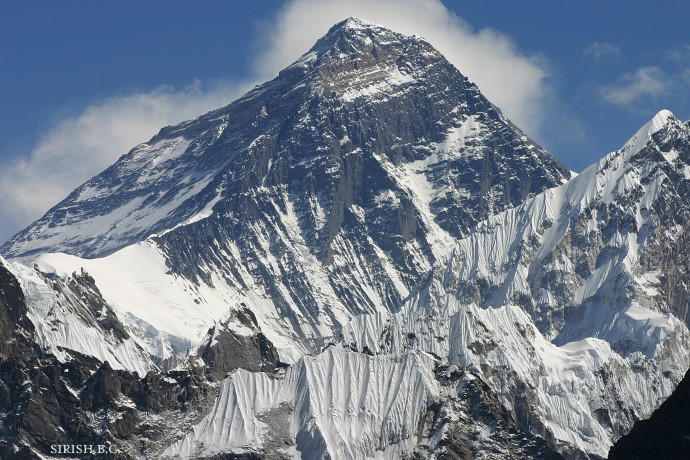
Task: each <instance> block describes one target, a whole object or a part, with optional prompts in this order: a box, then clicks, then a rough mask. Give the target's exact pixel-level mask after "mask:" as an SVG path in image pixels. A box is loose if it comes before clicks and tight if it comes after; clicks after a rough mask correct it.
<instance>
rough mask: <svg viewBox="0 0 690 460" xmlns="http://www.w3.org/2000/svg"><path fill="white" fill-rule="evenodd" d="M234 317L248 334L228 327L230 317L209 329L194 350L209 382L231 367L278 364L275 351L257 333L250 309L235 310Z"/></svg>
mask: <svg viewBox="0 0 690 460" xmlns="http://www.w3.org/2000/svg"><path fill="white" fill-rule="evenodd" d="M236 317H237V319H238V320H239V322H240V324H242V325H243V326H244V327H246V328H249V329H250V330H252V332H253V333H252V335H242V334H238V333H236V332H234V331H232V330H230V329H228V324H229V323H230V321H231V320H232V319H234V318H230V319H228V320H227V321H226V322H225V323H223V324H218V325H216V326H214V327H213V328H211V330H209V332H208V334H207V339H206V340H205V341H204V343H203V344H202V345H201V346H200V347H199V349H198V351H197V357H198V358H201V359H202V360H203V362H204V363H205V364H206V367H205V369H206V375H207V377H208V378H209V379H210V380H211V381H214V382H217V381H219V380H222V379H224V378H225V376H226V375H227V374H228V372H230V371H233V370H235V369H246V370H248V371H252V372H272V371H273V370H275V369H276V367H278V365H279V360H278V350H276V348H275V347H274V346H273V344H272V343H271V341H270V340H268V339H267V338H266V336H265V335H264V334H263V333H262V332H261V330H260V329H259V327H258V324H257V323H256V317H255V316H254V314H253V313H252V311H251V310H249V309H248V308H246V307H245V308H244V309H243V310H240V311H238V312H237V313H236Z"/></svg>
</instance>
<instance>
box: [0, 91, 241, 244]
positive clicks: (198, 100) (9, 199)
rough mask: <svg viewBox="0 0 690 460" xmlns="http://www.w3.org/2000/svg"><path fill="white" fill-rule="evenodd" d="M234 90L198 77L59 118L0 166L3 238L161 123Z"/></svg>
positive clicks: (215, 103) (216, 103)
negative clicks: (205, 83) (28, 147)
mask: <svg viewBox="0 0 690 460" xmlns="http://www.w3.org/2000/svg"><path fill="white" fill-rule="evenodd" d="M238 89H239V88H238V87H237V86H236V85H230V84H223V83H218V84H216V85H214V86H212V87H210V88H204V87H202V85H201V84H200V83H199V82H195V83H194V84H192V85H190V86H189V87H187V88H184V89H181V90H175V89H173V88H171V87H169V86H161V87H159V88H157V89H155V90H153V91H150V92H148V93H137V94H129V95H123V96H115V97H111V98H108V99H105V100H103V101H101V102H99V103H97V104H95V105H92V106H91V107H88V108H87V109H86V110H85V111H84V112H82V113H81V114H80V115H78V116H75V117H72V118H68V119H65V120H63V121H61V122H59V123H58V124H57V125H56V126H54V127H53V128H52V129H51V130H50V131H49V132H47V133H46V134H44V135H43V136H42V137H41V139H39V141H38V142H37V143H36V145H35V146H34V147H33V149H32V150H31V152H29V153H28V154H27V155H24V156H19V157H18V158H16V159H15V160H14V161H13V162H12V163H11V164H5V165H2V167H1V168H0V191H1V193H0V216H2V218H1V219H0V237H2V240H5V239H6V238H8V237H10V236H11V234H12V233H14V232H16V231H17V230H18V229H19V228H21V227H22V226H24V225H27V224H28V223H29V222H31V221H33V220H35V219H37V218H39V217H41V215H42V214H43V213H44V212H45V211H46V210H47V209H49V208H50V207H51V206H53V205H55V204H57V203H58V202H59V201H60V200H62V199H63V198H65V197H66V196H67V195H68V194H69V192H71V191H72V190H73V189H74V188H76V187H77V186H78V185H80V184H81V183H83V182H84V181H85V180H87V179H88V178H89V177H91V176H93V175H95V174H97V173H99V172H100V171H102V170H103V169H105V168H106V167H107V166H109V165H111V164H112V163H114V162H115V161H116V160H117V159H118V158H119V157H120V156H121V155H123V154H124V153H126V152H128V151H129V150H130V149H131V148H132V147H134V146H135V145H137V144H139V143H141V142H145V141H147V140H148V139H150V138H151V137H152V136H153V135H154V134H156V132H158V130H160V128H161V127H163V126H166V125H169V124H173V123H177V122H180V121H184V120H186V119H189V118H192V117H195V116H198V115H201V114H203V113H204V112H206V111H208V110H211V109H213V108H217V107H220V106H222V105H224V104H227V103H229V102H230V101H232V100H233V99H234V98H236V97H237V96H238V95H239V91H238Z"/></svg>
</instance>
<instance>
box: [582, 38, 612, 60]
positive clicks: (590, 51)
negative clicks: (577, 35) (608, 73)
mask: <svg viewBox="0 0 690 460" xmlns="http://www.w3.org/2000/svg"><path fill="white" fill-rule="evenodd" d="M582 53H583V54H584V55H585V56H590V57H593V58H594V59H597V60H602V59H611V58H615V57H617V56H619V55H620V54H621V49H620V48H619V47H618V46H616V45H614V44H613V43H607V42H594V43H592V44H591V45H589V46H588V47H587V48H585V49H584V50H583V51H582Z"/></svg>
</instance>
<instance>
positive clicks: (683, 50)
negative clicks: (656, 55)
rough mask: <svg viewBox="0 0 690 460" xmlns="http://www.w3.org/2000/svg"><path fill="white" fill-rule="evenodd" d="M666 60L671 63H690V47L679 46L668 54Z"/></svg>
mask: <svg viewBox="0 0 690 460" xmlns="http://www.w3.org/2000/svg"><path fill="white" fill-rule="evenodd" d="M666 58H667V59H668V60H670V61H673V62H676V63H679V64H686V63H688V62H690V45H685V44H682V45H677V46H675V47H674V48H672V49H670V50H669V51H667V52H666Z"/></svg>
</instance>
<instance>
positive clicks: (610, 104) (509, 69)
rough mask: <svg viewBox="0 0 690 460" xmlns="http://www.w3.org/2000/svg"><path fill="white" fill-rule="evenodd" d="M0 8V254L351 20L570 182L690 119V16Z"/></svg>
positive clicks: (613, 7)
mask: <svg viewBox="0 0 690 460" xmlns="http://www.w3.org/2000/svg"><path fill="white" fill-rule="evenodd" d="M1 8H2V13H1V14H0V63H2V65H1V66H0V240H5V239H6V238H8V237H9V236H11V235H12V234H13V233H14V232H16V231H18V230H19V229H20V228H21V227H23V226H24V225H26V224H28V223H29V222H30V221H31V220H33V219H35V218H38V217H40V215H41V214H42V213H43V212H44V211H45V210H47V209H48V207H50V206H52V205H53V204H55V203H56V202H57V201H59V199H61V198H63V197H64V196H66V195H67V193H68V192H69V191H70V190H71V189H73V188H74V187H75V186H77V185H78V184H79V183H81V182H83V181H84V180H86V179H88V178H89V177H90V176H92V175H93V174H95V173H97V172H98V171H100V170H101V169H103V168H104V167H106V166H107V165H109V164H111V163H112V162H114V161H115V160H116V159H117V157H118V156H119V155H121V154H124V153H126V152H127V150H128V149H129V148H131V147H133V146H134V145H135V144H137V143H139V142H143V141H146V140H148V138H150V137H151V136H152V135H153V134H155V132H156V131H157V130H158V128H160V127H162V126H163V125H165V124H168V123H174V122H178V121H182V120H183V119H185V118H190V117H193V116H196V115H199V114H201V113H203V112H204V111H206V110H209V109H211V108H214V107H219V106H222V105H225V104H227V103H229V102H231V100H232V99H233V98H235V97H237V96H239V95H240V94H241V93H242V92H243V91H244V90H246V89H247V88H249V87H251V86H252V85H254V84H256V83H260V82H261V81H264V80H266V79H268V78H271V77H272V76H273V75H274V74H275V73H276V72H277V70H278V69H279V68H280V67H282V66H283V65H285V64H287V63H289V62H291V61H292V60H293V59H295V58H297V57H298V56H299V55H300V54H301V53H302V52H304V51H306V50H307V49H308V48H309V46H311V44H312V43H313V41H314V40H315V39H316V38H317V37H318V36H320V35H321V34H323V33H324V32H325V31H326V30H327V29H328V27H329V26H330V25H331V24H332V23H335V22H336V21H337V20H339V19H344V18H345V17H347V16H363V17H365V18H366V19H371V20H373V21H374V22H379V23H382V24H384V25H387V26H389V27H391V28H393V29H397V30H400V31H401V32H404V33H417V34H419V35H422V36H424V37H425V38H427V39H429V40H430V41H431V43H432V44H433V45H435V46H437V47H438V48H439V49H440V50H441V51H442V52H444V54H446V55H447V56H448V57H449V59H450V60H451V62H453V63H454V64H456V66H458V67H459V69H460V71H461V72H463V73H465V74H466V75H468V76H469V77H470V79H472V80H474V81H475V82H477V83H478V85H479V87H480V89H481V90H482V91H484V92H485V94H487V96H488V97H489V98H490V99H492V101H493V102H495V103H496V104H498V105H499V106H500V107H501V108H503V109H504V112H505V113H506V114H507V115H508V116H509V117H510V118H511V119H512V120H513V121H514V122H515V123H516V124H517V125H518V126H519V127H521V128H523V129H524V130H525V131H526V133H527V134H528V135H530V136H531V137H533V138H534V139H536V140H537V141H538V142H539V143H541V144H542V145H543V146H544V147H546V148H547V149H548V150H549V151H550V152H551V153H553V154H554V155H555V156H556V157H558V158H559V159H561V161H563V162H564V163H565V164H566V165H567V166H568V167H570V168H571V169H573V170H575V171H579V170H581V169H583V168H584V167H586V166H587V165H589V164H590V163H592V162H594V161H596V160H598V159H599V158H600V157H602V156H603V155H604V154H606V153H608V152H609V151H612V150H615V149H616V148H618V147H619V146H620V145H621V144H622V143H623V142H625V140H626V139H627V137H629V136H630V135H631V134H632V133H633V132H634V131H635V130H636V129H637V128H638V127H639V126H640V125H642V124H643V123H645V122H646V121H647V120H648V119H649V118H651V117H652V116H653V115H654V114H655V113H656V112H657V111H658V110H660V109H662V108H668V109H670V110H671V111H672V112H674V113H675V114H676V116H678V118H681V119H683V120H687V119H690V32H688V28H687V18H689V17H690V4H689V3H688V2H670V1H668V2H663V1H660V2H656V3H654V4H652V3H649V2H636V1H630V2H625V6H622V2H618V3H614V2H610V3H604V2H589V1H580V2H554V1H536V0H534V1H524V2H515V1H496V0H494V1H492V0H487V1H482V2H477V1H446V2H443V3H442V2H440V1H438V0H415V1H412V0H402V1H398V2H393V1H392V0H380V1H378V2H373V1H372V0H368V1H364V0H351V1H349V2H343V1H342V0H340V1H337V2H336V1H333V0H290V1H278V0H275V1H270V0H267V1H261V2H230V1H199V2H189V1H177V0H169V1H148V2H143V1H126V0H125V1H119V2H105V1H98V2H93V1H86V0H84V1H77V0H71V1H64V2H55V1H32V0H24V1H19V0H8V1H5V2H3V4H2V7H1ZM417 29H418V30H417Z"/></svg>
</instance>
